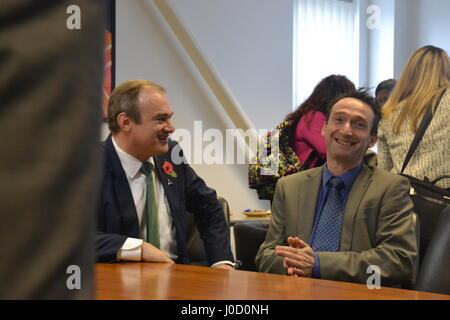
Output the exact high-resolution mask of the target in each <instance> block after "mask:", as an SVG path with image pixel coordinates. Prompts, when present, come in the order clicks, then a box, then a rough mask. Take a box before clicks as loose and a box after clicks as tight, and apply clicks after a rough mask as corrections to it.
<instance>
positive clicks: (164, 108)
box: [128, 87, 175, 162]
mask: <svg viewBox="0 0 450 320" xmlns="http://www.w3.org/2000/svg"><path fill="white" fill-rule="evenodd" d="M138 105H139V112H140V118H141V119H140V123H136V122H134V121H133V120H130V122H129V126H130V127H129V129H130V131H129V139H130V140H129V144H128V145H129V147H130V149H131V150H129V151H130V154H132V155H133V156H134V157H136V158H137V159H139V160H141V161H142V162H144V161H147V159H148V158H149V157H152V156H158V155H162V154H164V153H166V152H167V151H168V150H169V145H168V142H169V135H170V134H171V133H173V132H174V131H175V127H174V126H173V124H172V115H173V111H172V109H171V108H170V105H169V101H168V99H167V96H166V94H165V93H164V92H162V91H160V90H157V89H154V88H151V87H143V88H141V90H140V92H139V98H138Z"/></svg>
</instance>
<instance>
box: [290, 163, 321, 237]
mask: <svg viewBox="0 0 450 320" xmlns="http://www.w3.org/2000/svg"><path fill="white" fill-rule="evenodd" d="M322 172H323V167H321V169H317V170H315V169H313V170H308V171H306V174H307V176H308V177H307V178H306V180H305V181H304V182H303V183H302V188H298V189H297V192H298V193H299V194H298V196H297V199H298V203H297V211H296V212H295V214H296V215H297V216H298V220H297V232H298V236H299V238H300V239H303V240H304V241H305V242H307V243H311V241H310V238H311V232H312V228H313V226H314V218H315V216H316V207H317V199H318V198H319V191H320V183H321V181H322ZM311 191H312V192H311Z"/></svg>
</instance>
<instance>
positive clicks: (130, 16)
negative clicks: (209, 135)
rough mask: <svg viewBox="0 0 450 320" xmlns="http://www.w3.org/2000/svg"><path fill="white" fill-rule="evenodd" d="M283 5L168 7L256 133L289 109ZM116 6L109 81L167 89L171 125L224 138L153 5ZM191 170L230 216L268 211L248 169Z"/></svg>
mask: <svg viewBox="0 0 450 320" xmlns="http://www.w3.org/2000/svg"><path fill="white" fill-rule="evenodd" d="M289 2H291V1H286V2H285V3H284V4H283V5H275V2H273V1H270V0H266V1H261V0H246V1H245V5H244V4H243V2H241V1H232V0H231V1H226V2H225V1H219V0H216V1H211V0H208V1H200V0H189V1H169V3H170V4H171V5H173V9H174V11H175V13H176V14H177V15H178V16H179V17H180V19H181V20H182V22H183V23H184V24H185V26H186V27H187V29H188V31H189V32H190V33H191V34H192V35H193V36H194V38H195V40H196V41H197V43H198V44H199V46H200V47H201V49H202V50H203V52H204V53H205V55H206V56H207V57H208V59H209V60H210V62H211V63H212V64H213V66H214V67H215V69H216V70H217V71H218V72H219V74H220V75H221V76H222V77H223V80H224V81H225V83H226V84H227V86H228V87H229V88H230V89H231V91H232V93H233V94H234V95H235V97H237V99H238V100H239V102H240V104H241V105H242V106H243V107H244V108H245V110H246V111H247V112H248V114H249V117H250V119H251V120H252V121H253V123H254V124H255V126H256V127H258V128H272V127H273V126H275V124H277V123H278V122H280V121H281V119H282V118H283V117H284V116H285V114H286V113H288V112H289V111H290V109H291V100H292V84H291V82H292V81H291V77H292V67H291V65H292V28H291V29H289V28H288V26H289V25H292V17H290V16H291V14H292V12H291V10H289V5H287V4H286V3H289ZM187 3H189V4H187ZM193 4H195V6H193ZM225 4H226V5H225ZM116 5H117V9H116V32H117V33H116V43H117V45H116V55H117V56H116V79H117V80H116V82H117V83H121V82H123V81H125V80H128V79H139V78H141V79H148V80H151V81H155V82H157V83H160V84H161V85H163V86H164V87H166V89H167V90H168V97H169V101H170V103H171V105H172V108H173V109H174V111H175V116H174V123H175V125H176V127H177V128H185V129H187V130H189V131H190V132H191V134H193V133H194V121H202V124H203V131H204V130H206V129H208V128H217V129H219V130H221V131H222V132H223V133H224V132H225V129H227V128H233V127H234V126H233V124H232V123H231V121H230V119H229V118H228V117H227V116H226V114H225V113H224V112H223V110H221V109H220V107H219V106H218V103H217V100H216V99H215V98H214V97H213V96H212V95H211V92H210V91H209V89H208V88H207V86H206V85H205V83H204V82H203V80H202V78H201V77H200V76H199V73H198V72H197V71H196V69H195V67H194V66H193V64H192V63H191V62H190V59H189V57H188V56H187V55H186V54H185V52H184V50H183V49H182V48H181V47H180V44H179V43H178V41H177V40H176V38H175V37H174V35H173V34H172V32H171V30H170V29H168V28H167V26H165V23H164V20H163V19H162V17H161V16H160V14H159V12H158V10H157V9H156V7H155V6H154V3H153V1H140V0H134V1H126V2H125V1H117V2H116ZM194 9H198V10H194ZM246 17H251V18H248V19H247V18H246ZM273 26H279V27H275V28H274V27H273ZM252 35H255V39H256V40H254V39H252ZM196 138H199V137H198V136H197V137H196ZM192 139H194V137H192ZM192 141H193V140H192ZM192 145H193V142H192ZM203 145H204V146H205V145H207V143H204V144H203ZM193 167H194V169H195V170H196V171H197V173H199V175H200V176H202V177H203V178H204V179H205V180H206V182H207V183H208V185H209V186H211V187H213V188H214V189H216V190H217V192H218V194H220V195H222V196H224V197H225V198H226V199H227V200H228V201H229V202H230V207H231V209H232V210H234V211H237V212H239V211H242V210H244V209H246V208H259V209H268V208H269V207H270V206H269V202H268V201H259V200H258V199H257V195H256V192H255V191H254V190H250V189H248V183H247V165H193Z"/></svg>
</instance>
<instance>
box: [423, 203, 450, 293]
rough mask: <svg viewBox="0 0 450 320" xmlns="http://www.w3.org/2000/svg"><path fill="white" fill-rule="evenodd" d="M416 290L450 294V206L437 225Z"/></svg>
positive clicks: (442, 213) (424, 259) (441, 215)
mask: <svg viewBox="0 0 450 320" xmlns="http://www.w3.org/2000/svg"><path fill="white" fill-rule="evenodd" d="M421 228H422V223H421ZM415 290H419V291H428V292H434V293H442V294H450V206H448V207H447V208H446V209H445V210H444V211H442V212H441V214H440V217H439V219H438V220H437V221H436V223H435V229H434V231H433V235H432V236H431V237H430V241H429V243H428V247H427V249H426V252H425V254H424V258H423V261H422V263H421V264H420V269H419V274H418V277H417V282H416V285H415Z"/></svg>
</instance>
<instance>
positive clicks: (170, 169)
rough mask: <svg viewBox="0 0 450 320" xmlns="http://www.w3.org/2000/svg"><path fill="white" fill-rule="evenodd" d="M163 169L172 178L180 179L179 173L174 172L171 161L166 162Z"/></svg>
mask: <svg viewBox="0 0 450 320" xmlns="http://www.w3.org/2000/svg"><path fill="white" fill-rule="evenodd" d="M162 169H163V171H164V173H165V174H168V175H169V176H171V177H172V178H178V175H177V173H176V172H175V171H174V170H173V164H172V163H170V162H169V161H166V162H164V164H163V166H162Z"/></svg>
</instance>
